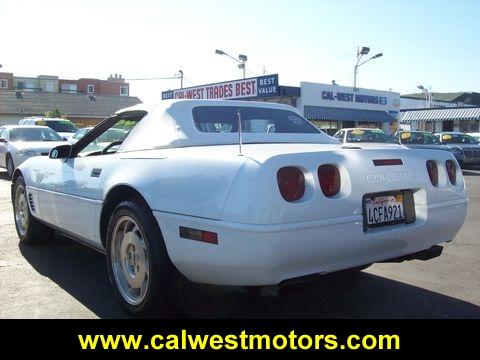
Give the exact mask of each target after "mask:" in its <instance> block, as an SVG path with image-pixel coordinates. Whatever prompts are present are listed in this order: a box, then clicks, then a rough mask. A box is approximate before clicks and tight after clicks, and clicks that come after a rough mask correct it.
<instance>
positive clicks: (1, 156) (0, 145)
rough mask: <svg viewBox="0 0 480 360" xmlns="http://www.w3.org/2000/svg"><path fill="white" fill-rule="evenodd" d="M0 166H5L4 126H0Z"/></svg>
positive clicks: (5, 134) (5, 138)
mask: <svg viewBox="0 0 480 360" xmlns="http://www.w3.org/2000/svg"><path fill="white" fill-rule="evenodd" d="M0 139H2V140H4V141H0V167H6V166H7V163H6V155H7V143H6V141H7V130H6V129H5V128H0Z"/></svg>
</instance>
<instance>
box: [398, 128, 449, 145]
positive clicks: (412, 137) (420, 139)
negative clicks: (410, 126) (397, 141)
mask: <svg viewBox="0 0 480 360" xmlns="http://www.w3.org/2000/svg"><path fill="white" fill-rule="evenodd" d="M400 138H401V141H402V144H412V145H414V144H420V145H439V144H440V141H439V140H438V138H437V137H436V136H435V135H433V134H430V133H422V132H410V131H406V132H402V133H401V134H400Z"/></svg>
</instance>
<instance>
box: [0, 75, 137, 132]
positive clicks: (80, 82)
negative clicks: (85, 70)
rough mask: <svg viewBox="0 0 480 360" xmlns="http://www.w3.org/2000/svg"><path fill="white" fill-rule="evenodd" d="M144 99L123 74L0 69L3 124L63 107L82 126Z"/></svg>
mask: <svg viewBox="0 0 480 360" xmlns="http://www.w3.org/2000/svg"><path fill="white" fill-rule="evenodd" d="M139 103H141V101H140V99H139V98H137V97H132V96H130V90H129V84H128V83H127V82H125V79H124V78H123V77H122V76H121V75H117V74H115V75H114V76H113V75H110V76H109V77H108V78H107V80H99V79H91V78H80V79H76V80H68V79H61V78H59V77H58V76H51V75H39V76H37V77H25V76H16V75H14V74H13V73H6V72H0V125H6V124H17V123H18V121H19V120H21V119H23V118H25V117H30V116H44V115H45V113H46V112H47V111H50V110H53V109H59V110H60V111H61V112H62V113H64V114H65V116H66V117H67V118H68V119H70V120H72V121H73V122H75V123H76V124H77V125H79V126H91V125H96V124H98V123H99V122H100V121H101V120H103V119H104V118H106V117H107V116H109V115H110V114H112V113H114V112H115V111H117V110H119V109H122V108H126V107H129V106H133V105H136V104H139Z"/></svg>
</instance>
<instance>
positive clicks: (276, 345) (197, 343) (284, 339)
mask: <svg viewBox="0 0 480 360" xmlns="http://www.w3.org/2000/svg"><path fill="white" fill-rule="evenodd" d="M78 341H79V344H80V348H81V349H82V350H400V336H399V335H394V334H390V335H385V334H384V335H380V334H378V335H372V334H365V335H356V334H352V335H349V336H346V337H345V338H344V339H339V337H337V336H336V335H333V334H328V335H309V334H296V333H295V331H294V330H292V331H290V332H289V333H288V334H275V335H271V334H268V335H267V334H248V333H247V332H246V331H245V330H244V331H242V332H240V333H237V334H233V333H232V334H226V335H219V334H212V335H203V334H202V335H199V334H190V333H188V332H187V331H186V330H182V331H181V332H179V333H176V334H173V333H172V334H164V335H160V334H156V335H153V336H149V337H147V336H143V335H120V334H116V335H112V334H108V335H105V334H96V335H91V334H90V335H89V334H86V335H80V334H79V335H78Z"/></svg>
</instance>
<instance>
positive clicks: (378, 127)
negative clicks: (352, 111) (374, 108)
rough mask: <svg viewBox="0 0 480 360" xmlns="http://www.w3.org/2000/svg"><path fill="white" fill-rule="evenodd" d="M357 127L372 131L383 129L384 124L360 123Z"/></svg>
mask: <svg viewBox="0 0 480 360" xmlns="http://www.w3.org/2000/svg"><path fill="white" fill-rule="evenodd" d="M357 127H362V128H370V129H381V128H382V124H381V123H377V122H359V123H358V126H357Z"/></svg>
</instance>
